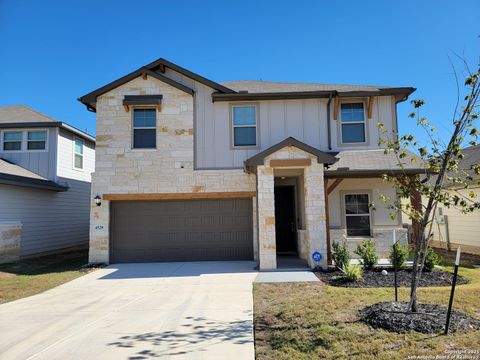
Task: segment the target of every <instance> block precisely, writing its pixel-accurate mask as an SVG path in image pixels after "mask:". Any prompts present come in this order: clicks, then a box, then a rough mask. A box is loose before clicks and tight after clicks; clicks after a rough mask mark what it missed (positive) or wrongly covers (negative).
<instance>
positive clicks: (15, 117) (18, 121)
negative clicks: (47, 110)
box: [0, 105, 95, 143]
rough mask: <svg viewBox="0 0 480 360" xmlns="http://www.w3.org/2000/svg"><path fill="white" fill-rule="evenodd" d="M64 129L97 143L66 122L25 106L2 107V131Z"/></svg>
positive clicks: (0, 121)
mask: <svg viewBox="0 0 480 360" xmlns="http://www.w3.org/2000/svg"><path fill="white" fill-rule="evenodd" d="M47 127H58V128H62V129H64V130H66V131H68V132H70V133H72V134H74V135H76V136H78V137H81V138H83V139H85V140H88V141H91V142H92V143H95V137H93V136H92V135H90V134H87V133H86V132H84V131H82V130H79V129H77V128H75V127H73V126H71V125H68V124H66V123H64V122H61V121H57V120H55V119H54V118H52V117H50V116H48V115H45V114H43V113H41V112H39V111H37V110H34V109H32V108H31V107H28V106H25V105H12V106H1V107H0V129H19V128H47Z"/></svg>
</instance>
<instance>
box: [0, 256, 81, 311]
mask: <svg viewBox="0 0 480 360" xmlns="http://www.w3.org/2000/svg"><path fill="white" fill-rule="evenodd" d="M87 257H88V254H87V251H86V250H81V251H80V250H76V251H71V252H66V253H62V254H56V255H48V256H42V257H38V258H32V259H26V260H21V261H17V262H15V263H11V264H2V265H0V304H2V303H6V302H8V301H13V300H17V299H20V298H23V297H26V296H31V295H34V294H38V293H40V292H43V291H45V290H48V289H50V288H53V287H55V286H58V285H60V284H63V283H66V282H68V281H70V280H73V279H75V278H77V277H79V276H81V275H83V273H82V272H80V271H79V269H80V267H81V266H82V265H84V264H86V263H87V260H88V259H87Z"/></svg>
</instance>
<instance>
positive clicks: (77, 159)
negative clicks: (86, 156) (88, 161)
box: [73, 138, 83, 170]
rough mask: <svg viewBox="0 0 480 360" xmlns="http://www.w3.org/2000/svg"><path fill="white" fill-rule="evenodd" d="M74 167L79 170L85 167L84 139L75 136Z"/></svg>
mask: <svg viewBox="0 0 480 360" xmlns="http://www.w3.org/2000/svg"><path fill="white" fill-rule="evenodd" d="M73 167H74V168H75V169H78V170H82V169H83V140H82V139H77V138H74V149H73Z"/></svg>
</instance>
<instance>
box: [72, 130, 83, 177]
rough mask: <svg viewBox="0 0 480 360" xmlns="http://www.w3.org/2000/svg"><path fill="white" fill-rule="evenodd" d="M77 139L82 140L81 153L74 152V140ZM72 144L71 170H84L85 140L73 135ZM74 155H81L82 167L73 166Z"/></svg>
mask: <svg viewBox="0 0 480 360" xmlns="http://www.w3.org/2000/svg"><path fill="white" fill-rule="evenodd" d="M77 140H80V141H81V142H82V149H83V153H82V154H77V152H76V149H75V142H76V141H77ZM72 145H73V156H72V159H73V163H72V168H73V170H77V171H84V170H85V140H84V139H82V138H79V137H78V136H74V137H73V141H72ZM75 155H82V167H81V168H78V167H76V166H75Z"/></svg>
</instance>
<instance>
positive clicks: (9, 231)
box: [0, 222, 22, 264]
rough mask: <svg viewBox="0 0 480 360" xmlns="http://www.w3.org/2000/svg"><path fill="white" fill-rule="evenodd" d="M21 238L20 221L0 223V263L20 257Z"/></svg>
mask: <svg viewBox="0 0 480 360" xmlns="http://www.w3.org/2000/svg"><path fill="white" fill-rule="evenodd" d="M21 240H22V224H21V223H19V222H3V223H0V264H3V263H8V262H13V261H17V260H18V259H20V249H21Z"/></svg>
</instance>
